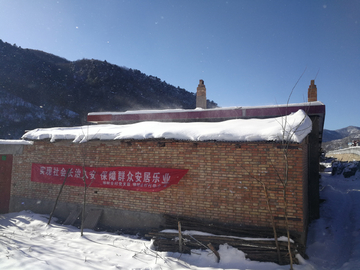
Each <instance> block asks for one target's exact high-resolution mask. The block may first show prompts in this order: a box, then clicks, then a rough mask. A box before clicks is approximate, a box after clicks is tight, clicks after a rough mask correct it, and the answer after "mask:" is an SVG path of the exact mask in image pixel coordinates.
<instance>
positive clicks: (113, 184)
mask: <svg viewBox="0 0 360 270" xmlns="http://www.w3.org/2000/svg"><path fill="white" fill-rule="evenodd" d="M67 171H69V173H68V177H67V179H66V182H65V185H69V186H82V187H83V186H84V174H85V182H86V186H90V187H98V188H121V189H127V190H134V191H147V192H156V191H161V190H163V189H165V188H168V187H169V186H171V185H175V184H177V183H179V181H180V179H181V178H182V177H183V176H184V175H185V174H186V173H187V172H188V170H182V169H169V168H153V167H82V166H76V165H67V164H56V165H51V164H38V163H33V164H32V169H31V181H33V182H39V183H49V184H62V183H63V182H64V179H65V175H66V173H67Z"/></svg>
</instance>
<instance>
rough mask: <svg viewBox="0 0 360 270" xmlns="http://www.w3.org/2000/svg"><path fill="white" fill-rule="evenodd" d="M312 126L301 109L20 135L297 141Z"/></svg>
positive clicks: (83, 139) (78, 139)
mask: <svg viewBox="0 0 360 270" xmlns="http://www.w3.org/2000/svg"><path fill="white" fill-rule="evenodd" d="M311 128H312V122H311V119H310V118H309V117H308V116H307V115H306V113H305V112H304V111H303V110H299V111H297V112H296V113H292V114H290V115H287V116H283V117H276V118H269V119H234V120H227V121H223V122H191V123H178V122H177V123H174V122H170V123H169V122H154V121H146V122H140V123H135V124H128V125H91V126H81V127H69V128H64V127H62V128H61V127H58V128H45V129H34V130H31V131H29V132H27V133H26V134H24V135H23V137H22V139H25V140H44V139H50V141H51V142H55V141H56V140H73V142H74V143H83V142H86V141H89V140H121V139H136V140H142V139H175V140H190V141H246V142H248V141H282V140H286V141H291V142H297V143H300V142H301V141H302V140H303V139H304V138H305V137H306V136H307V135H308V134H309V133H310V132H311Z"/></svg>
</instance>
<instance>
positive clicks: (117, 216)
mask: <svg viewBox="0 0 360 270" xmlns="http://www.w3.org/2000/svg"><path fill="white" fill-rule="evenodd" d="M54 204H55V201H50V200H36V199H28V198H24V197H15V196H13V197H11V200H10V212H20V211H23V210H31V211H33V212H34V213H39V214H48V215H50V213H51V211H52V209H53V207H54ZM76 209H82V205H80V204H75V203H67V202H62V201H58V203H57V206H56V210H55V213H54V216H55V217H57V218H59V219H61V220H65V219H66V218H67V217H68V216H69V214H70V212H72V211H74V210H76ZM90 209H102V210H103V213H102V215H101V218H100V221H99V224H98V226H100V227H106V228H111V229H112V230H126V231H131V232H135V233H136V232H148V231H150V230H157V229H158V228H159V226H160V225H164V223H165V221H164V218H163V216H162V215H159V214H150V213H144V212H135V211H127V210H121V209H114V208H109V207H104V206H99V205H90V204H87V205H86V211H87V212H88V211H89V210H90ZM144 221H146V222H144Z"/></svg>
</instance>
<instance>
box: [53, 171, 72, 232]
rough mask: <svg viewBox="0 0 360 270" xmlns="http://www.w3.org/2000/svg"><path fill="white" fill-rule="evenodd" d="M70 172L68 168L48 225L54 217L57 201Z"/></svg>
mask: <svg viewBox="0 0 360 270" xmlns="http://www.w3.org/2000/svg"><path fill="white" fill-rule="evenodd" d="M69 172H70V169H68V170H67V172H66V175H65V178H64V182H63V183H62V185H61V188H60V191H59V194H58V195H57V198H56V201H55V205H54V208H53V210H52V211H51V213H50V218H49V221H48V225H49V224H50V222H51V219H52V216H53V214H54V212H55V208H56V205H57V202H58V200H59V197H60V194H61V192H62V190H63V187H64V185H65V182H66V178H67V177H68V174H69Z"/></svg>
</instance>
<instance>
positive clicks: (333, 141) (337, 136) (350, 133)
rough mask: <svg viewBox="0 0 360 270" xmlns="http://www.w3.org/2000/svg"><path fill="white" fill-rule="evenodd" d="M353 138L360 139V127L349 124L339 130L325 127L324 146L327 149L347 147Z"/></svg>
mask: <svg viewBox="0 0 360 270" xmlns="http://www.w3.org/2000/svg"><path fill="white" fill-rule="evenodd" d="M353 140H360V127H354V126H349V127H346V128H342V129H338V130H327V129H324V132H323V143H322V148H323V150H325V151H331V150H336V149H342V148H346V147H348V143H349V142H352V141H353Z"/></svg>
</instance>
